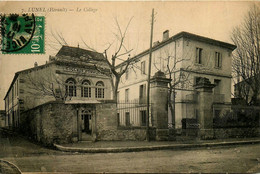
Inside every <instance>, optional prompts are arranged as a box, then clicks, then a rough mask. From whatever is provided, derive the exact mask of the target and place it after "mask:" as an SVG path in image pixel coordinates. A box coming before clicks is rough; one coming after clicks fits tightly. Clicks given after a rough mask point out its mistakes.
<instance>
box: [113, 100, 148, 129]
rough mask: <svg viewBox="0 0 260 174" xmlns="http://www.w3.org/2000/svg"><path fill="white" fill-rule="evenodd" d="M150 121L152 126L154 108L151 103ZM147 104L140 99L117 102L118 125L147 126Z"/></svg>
mask: <svg viewBox="0 0 260 174" xmlns="http://www.w3.org/2000/svg"><path fill="white" fill-rule="evenodd" d="M149 106H150V107H149V110H150V112H149V123H150V126H152V125H153V124H152V121H153V120H152V112H151V111H152V109H151V106H152V105H151V103H150V104H149ZM146 113H147V104H146V103H144V102H141V101H139V100H132V101H119V102H118V103H117V117H118V125H119V126H126V127H140V126H146Z"/></svg>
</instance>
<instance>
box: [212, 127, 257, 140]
mask: <svg viewBox="0 0 260 174" xmlns="http://www.w3.org/2000/svg"><path fill="white" fill-rule="evenodd" d="M249 137H260V128H259V127H255V128H219V129H214V138H216V139H222V138H249Z"/></svg>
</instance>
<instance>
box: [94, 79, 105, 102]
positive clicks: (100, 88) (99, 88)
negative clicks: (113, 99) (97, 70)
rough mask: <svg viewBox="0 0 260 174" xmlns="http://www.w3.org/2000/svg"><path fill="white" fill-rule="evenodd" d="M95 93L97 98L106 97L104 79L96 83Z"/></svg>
mask: <svg viewBox="0 0 260 174" xmlns="http://www.w3.org/2000/svg"><path fill="white" fill-rule="evenodd" d="M95 94H96V98H104V95H105V89H104V83H103V82H102V81H99V82H97V83H96V90H95Z"/></svg>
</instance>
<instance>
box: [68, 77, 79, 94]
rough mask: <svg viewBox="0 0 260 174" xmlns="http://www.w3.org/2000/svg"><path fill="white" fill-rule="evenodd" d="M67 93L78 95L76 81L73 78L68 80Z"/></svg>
mask: <svg viewBox="0 0 260 174" xmlns="http://www.w3.org/2000/svg"><path fill="white" fill-rule="evenodd" d="M66 93H67V95H68V96H70V97H73V96H77V87H76V81H75V80H74V79H73V78H69V79H68V80H66Z"/></svg>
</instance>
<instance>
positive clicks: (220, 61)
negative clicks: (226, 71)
mask: <svg viewBox="0 0 260 174" xmlns="http://www.w3.org/2000/svg"><path fill="white" fill-rule="evenodd" d="M219 67H222V54H221V53H219Z"/></svg>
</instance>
